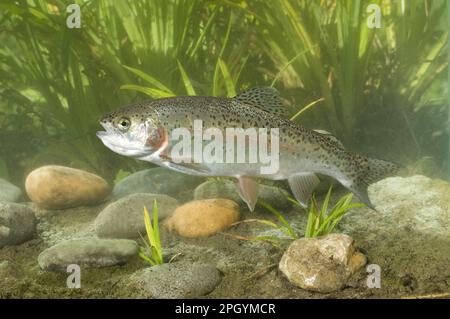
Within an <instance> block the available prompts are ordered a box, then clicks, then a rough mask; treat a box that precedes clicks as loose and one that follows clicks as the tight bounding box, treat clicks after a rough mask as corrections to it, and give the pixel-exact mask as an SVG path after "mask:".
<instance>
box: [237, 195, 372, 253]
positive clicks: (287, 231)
mask: <svg viewBox="0 0 450 319" xmlns="http://www.w3.org/2000/svg"><path fill="white" fill-rule="evenodd" d="M331 194H332V187H330V188H329V189H328V192H327V194H326V196H325V198H324V200H323V204H322V207H319V204H318V203H317V200H316V196H315V194H313V196H312V197H311V201H310V204H309V208H304V207H302V206H300V204H299V203H298V202H297V201H296V200H295V199H293V198H290V197H289V198H288V199H289V201H290V202H292V203H293V204H294V205H296V206H297V207H300V208H301V209H302V210H305V212H307V214H308V219H307V222H306V227H305V232H304V235H303V236H304V237H306V238H309V237H319V236H325V235H328V234H331V233H332V232H333V230H334V229H335V228H336V226H337V225H338V224H339V222H340V221H341V219H342V217H343V216H344V215H345V214H346V213H347V212H348V211H349V210H350V209H353V208H357V207H364V206H365V205H364V204H362V203H352V199H353V194H352V193H350V194H347V195H344V196H342V197H340V198H339V199H338V200H337V202H336V204H334V205H333V206H330V199H331ZM258 204H259V205H260V206H261V207H263V208H264V209H266V210H267V211H269V212H270V213H272V214H273V215H274V216H275V217H276V218H277V222H273V221H271V220H268V219H247V220H245V221H244V222H256V223H259V224H261V225H264V226H268V227H269V228H271V229H273V230H275V231H277V232H278V233H279V234H275V235H264V236H256V237H252V238H250V239H251V240H256V241H264V242H267V243H270V244H272V245H273V246H275V247H279V248H281V247H282V244H283V242H284V243H286V242H291V241H293V240H296V239H299V238H300V235H299V230H298V229H296V227H295V226H293V225H291V224H290V223H289V222H288V221H287V220H286V218H285V217H284V216H283V213H282V212H280V211H278V210H276V209H275V208H273V207H272V206H271V205H269V204H268V203H266V202H264V201H262V200H259V201H258ZM280 235H281V236H280Z"/></svg>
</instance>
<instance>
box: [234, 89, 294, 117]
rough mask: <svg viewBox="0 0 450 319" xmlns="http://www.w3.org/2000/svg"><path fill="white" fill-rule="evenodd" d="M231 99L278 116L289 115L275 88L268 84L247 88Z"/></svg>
mask: <svg viewBox="0 0 450 319" xmlns="http://www.w3.org/2000/svg"><path fill="white" fill-rule="evenodd" d="M233 100H235V101H237V102H240V103H244V104H247V105H251V106H254V107H257V108H258V109H260V110H263V111H266V112H269V113H272V114H275V115H278V116H282V117H287V116H288V115H289V109H288V108H287V107H286V106H284V105H283V103H282V101H281V99H280V95H279V93H278V91H277V89H275V88H273V87H270V86H260V87H254V88H252V89H248V90H246V91H244V92H242V93H240V94H238V95H236V96H235V97H234V98H233Z"/></svg>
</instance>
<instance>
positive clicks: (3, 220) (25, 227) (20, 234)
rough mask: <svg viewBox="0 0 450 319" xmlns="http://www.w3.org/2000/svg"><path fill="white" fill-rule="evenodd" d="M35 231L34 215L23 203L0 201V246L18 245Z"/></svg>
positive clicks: (29, 237)
mask: <svg viewBox="0 0 450 319" xmlns="http://www.w3.org/2000/svg"><path fill="white" fill-rule="evenodd" d="M35 232H36V217H35V216H34V212H33V210H32V209H30V208H29V207H27V206H25V205H21V204H15V203H7V202H0V248H1V247H3V246H7V245H18V244H21V243H23V242H25V241H27V240H29V239H31V238H33V236H34V234H35Z"/></svg>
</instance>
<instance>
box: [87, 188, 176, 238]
mask: <svg viewBox="0 0 450 319" xmlns="http://www.w3.org/2000/svg"><path fill="white" fill-rule="evenodd" d="M154 200H156V203H157V205H158V219H159V220H163V219H164V218H166V217H167V216H169V215H170V214H172V212H173V211H174V210H175V209H176V208H177V206H178V201H177V200H176V199H174V198H172V197H170V196H167V195H161V194H143V193H138V194H131V195H127V196H125V197H123V198H121V199H119V200H118V201H116V202H114V203H111V204H109V205H108V206H106V207H105V208H104V209H103V210H102V211H101V212H100V214H99V215H98V216H97V218H96V219H95V222H94V225H95V233H96V234H97V236H98V237H102V238H137V237H139V234H142V235H144V234H145V223H144V206H145V207H147V209H148V211H149V215H150V217H152V216H153V213H152V208H153V201H154Z"/></svg>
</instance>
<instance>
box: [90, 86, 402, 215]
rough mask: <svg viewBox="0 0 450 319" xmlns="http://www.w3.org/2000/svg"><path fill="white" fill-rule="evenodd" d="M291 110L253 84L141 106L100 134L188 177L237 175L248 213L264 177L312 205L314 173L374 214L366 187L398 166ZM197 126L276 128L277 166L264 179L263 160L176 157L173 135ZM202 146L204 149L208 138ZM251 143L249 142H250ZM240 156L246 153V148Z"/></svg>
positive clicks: (113, 115)
mask: <svg viewBox="0 0 450 319" xmlns="http://www.w3.org/2000/svg"><path fill="white" fill-rule="evenodd" d="M288 113H289V109H288V108H287V107H286V106H285V105H284V104H283V101H282V99H281V98H280V95H279V93H278V91H277V90H276V89H275V88H272V87H254V88H251V89H248V90H246V91H244V92H242V93H240V94H238V95H236V96H235V97H231V98H229V97H211V96H176V97H167V98H161V99H155V100H147V101H141V102H137V103H134V104H131V105H129V106H125V107H122V108H119V109H117V110H115V111H112V112H110V113H108V114H106V115H105V116H103V117H102V118H101V119H100V124H101V126H102V127H103V128H104V131H99V132H97V136H98V137H99V138H100V139H101V141H102V142H103V144H104V145H105V146H106V147H108V148H109V149H111V150H112V151H114V152H116V153H118V154H120V155H124V156H129V157H133V158H136V159H139V160H144V161H148V162H152V163H154V164H156V165H159V166H162V167H166V168H168V169H172V170H175V171H178V172H182V173H185V174H190V175H200V176H209V177H211V176H214V177H216V176H217V177H232V178H235V180H236V186H237V189H238V191H239V195H240V196H241V198H242V199H243V200H244V201H245V203H246V204H247V206H248V208H249V209H250V210H251V211H253V210H254V209H255V205H256V203H257V197H258V185H259V183H258V180H259V179H260V178H265V179H270V180H287V182H288V184H289V186H290V189H291V191H292V194H293V196H294V197H295V199H296V200H297V201H298V202H299V204H300V205H301V206H303V207H308V204H309V201H310V198H311V196H312V194H313V192H314V189H315V188H316V186H317V185H318V184H319V182H320V180H319V178H318V177H317V174H322V175H327V176H330V177H332V178H334V179H336V180H337V181H338V182H339V183H340V184H341V185H343V186H344V187H345V188H347V189H348V190H350V191H351V192H352V193H354V194H355V195H357V196H358V198H359V199H360V200H361V201H362V202H363V203H365V204H366V205H367V206H368V207H370V208H372V209H375V207H374V205H373V204H372V203H371V201H370V198H369V196H368V192H367V188H368V186H369V185H371V184H373V183H375V182H377V181H379V180H381V179H383V178H386V177H388V176H392V175H394V174H396V173H397V171H398V168H399V166H398V165H397V164H395V163H392V162H389V161H385V160H381V159H374V158H368V157H365V156H362V155H359V154H355V153H352V152H349V151H347V150H346V149H345V147H344V145H343V144H342V143H341V142H340V141H339V140H338V139H337V138H336V137H335V136H333V135H331V134H330V133H329V132H326V131H319V130H318V131H315V130H311V129H308V128H306V127H304V126H303V125H301V124H299V123H297V122H293V121H290V120H289V118H288V116H287V115H288ZM196 121H201V123H202V125H203V126H202V127H208V128H215V129H216V131H217V132H220V133H223V134H224V135H227V134H228V130H227V129H229V128H235V129H238V128H239V129H244V130H247V129H251V128H258V129H265V130H267V131H269V130H274V129H277V134H274V135H273V136H272V135H271V140H270V142H268V145H270V146H273V145H275V140H276V139H278V149H277V150H276V151H277V154H272V155H277V160H278V169H277V170H276V171H274V172H271V173H264V174H263V173H262V169H261V168H262V167H263V163H260V162H233V163H228V162H219V161H217V162H201V161H195V160H193V159H192V154H191V155H190V154H184V155H180V156H179V157H177V156H173V153H174V152H173V149H174V148H175V143H176V142H177V141H176V140H174V139H173V138H171V136H172V134H173V133H174V132H175V130H177V129H181V128H185V129H186V130H188V131H189V132H193V135H194V137H195V130H196ZM274 137H275V139H273V138H274ZM190 138H191V139H192V137H190ZM272 139H273V141H272ZM202 143H203V144H205V145H206V144H208V143H210V141H208V140H206V141H202ZM246 143H247V144H249V143H250V138H249V139H248V140H246ZM203 144H202V145H203ZM247 144H245V145H247ZM224 148H226V146H224ZM223 151H224V152H225V149H224V150H223ZM236 151H237V153H239V152H243V153H245V154H246V155H248V154H247V153H246V152H247V151H246V150H243V151H242V150H240V149H237V150H236ZM183 156H186V158H181V157H183Z"/></svg>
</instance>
